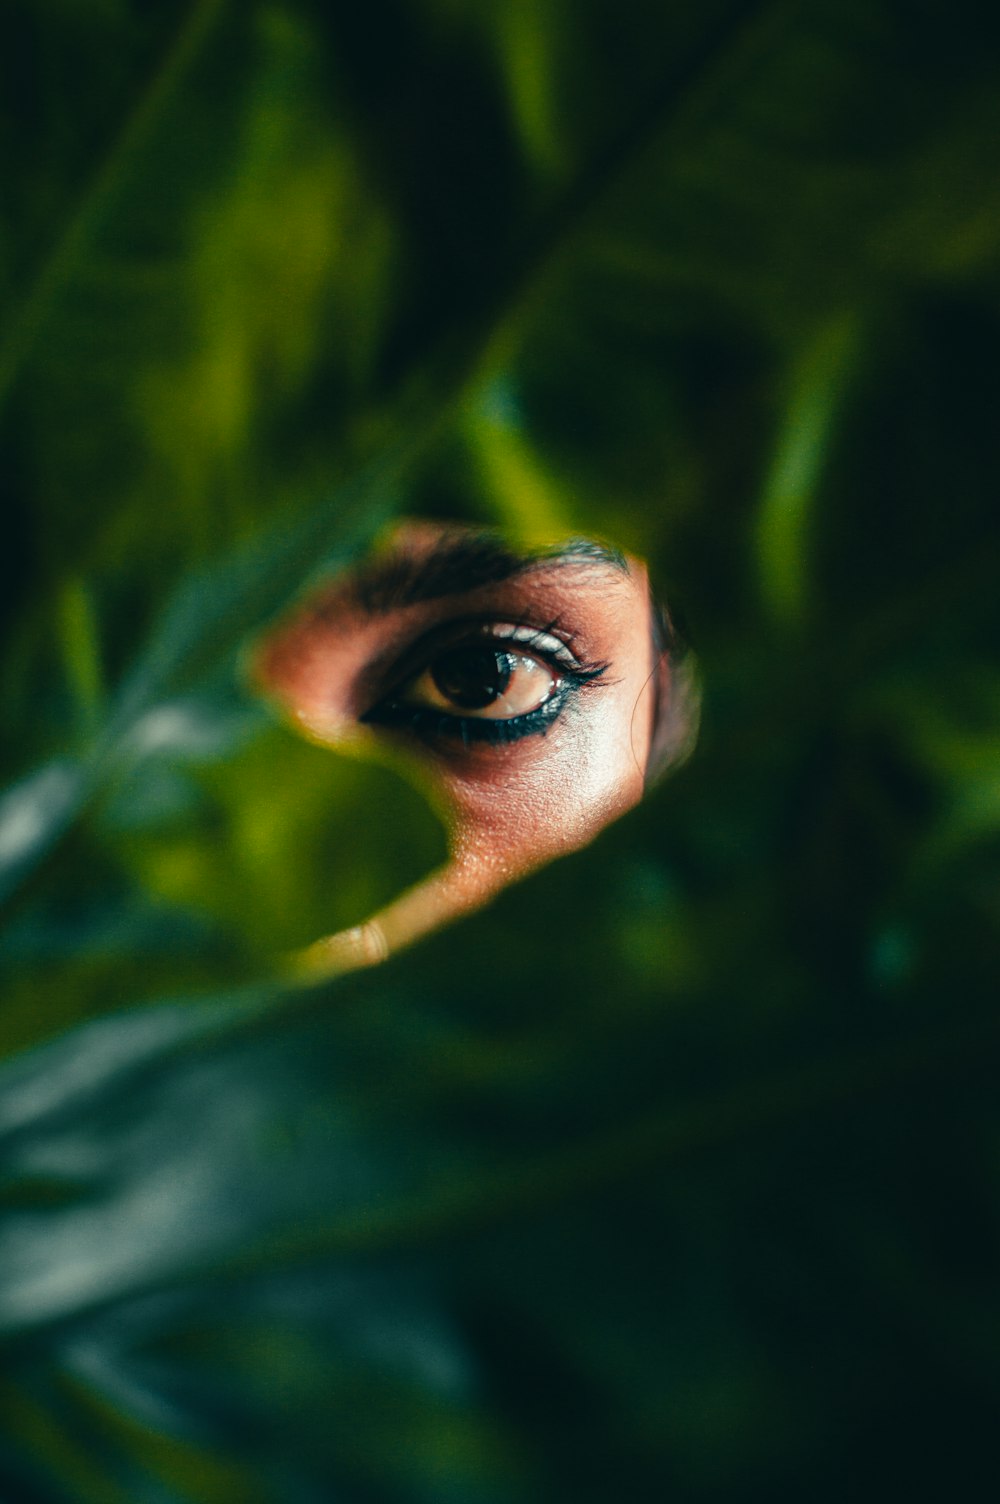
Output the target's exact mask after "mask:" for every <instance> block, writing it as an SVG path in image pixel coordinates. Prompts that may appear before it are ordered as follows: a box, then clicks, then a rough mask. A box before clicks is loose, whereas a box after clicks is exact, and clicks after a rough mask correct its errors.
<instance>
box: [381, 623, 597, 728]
mask: <svg viewBox="0 0 1000 1504" xmlns="http://www.w3.org/2000/svg"><path fill="white" fill-rule="evenodd" d="M407 657H408V658H409V663H406V664H404V666H403V672H402V675H401V677H400V678H399V680H398V681H397V684H396V686H395V688H393V689H392V690H391V691H390V692H389V693H388V694H387V695H385V696H384V697H382V698H381V699H380V700H379V701H378V702H377V703H376V704H374V705H373V706H372V707H371V708H370V709H369V710H368V711H367V712H365V713H364V714H363V715H362V716H361V720H362V722H364V723H366V724H369V725H380V726H387V727H394V728H399V729H401V730H404V731H408V732H412V733H413V734H415V735H417V736H419V737H421V738H423V739H426V740H430V741H436V740H438V739H439V738H446V739H448V738H450V739H453V740H455V741H460V742H461V743H462V745H463V746H464V747H469V746H470V745H471V744H472V743H479V744H484V745H488V746H501V745H508V744H510V743H512V742H516V741H520V740H521V739H522V738H524V737H529V736H544V735H545V734H546V733H547V732H548V731H549V729H550V728H551V727H552V726H553V725H554V724H555V722H556V721H557V720H558V718H559V717H560V715H561V714H562V713H563V711H564V710H565V708H566V706H567V704H568V702H569V701H570V699H571V698H572V697H573V696H574V695H576V694H577V693H579V692H580V691H581V690H583V689H585V688H587V687H589V686H596V685H598V684H599V683H600V681H601V679H602V676H604V675H605V674H606V672H607V669H608V667H609V665H608V664H607V663H587V662H582V661H580V659H579V658H578V657H577V656H575V655H574V653H573V651H572V649H571V647H570V646H569V644H568V643H567V642H566V641H565V639H564V637H561V636H559V635H557V632H556V623H554V622H553V623H551V624H550V626H549V627H548V628H547V629H536V628H533V627H530V626H525V625H516V624H513V623H500V622H481V623H468V622H466V623H460V624H457V625H455V626H452V627H449V628H447V629H446V630H445V631H444V632H443V633H442V632H440V631H439V632H437V633H435V634H433V637H432V640H431V641H426V640H424V641H423V642H422V643H421V644H419V645H418V647H417V649H416V651H415V652H413V653H410V654H408V655H407ZM415 664H416V665H417V666H416V667H415V666H414V665H415Z"/></svg>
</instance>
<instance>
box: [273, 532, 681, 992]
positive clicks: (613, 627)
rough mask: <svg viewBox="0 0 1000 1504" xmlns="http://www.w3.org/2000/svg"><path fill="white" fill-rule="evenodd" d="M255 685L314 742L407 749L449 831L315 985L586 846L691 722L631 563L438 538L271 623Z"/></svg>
mask: <svg viewBox="0 0 1000 1504" xmlns="http://www.w3.org/2000/svg"><path fill="white" fill-rule="evenodd" d="M254 678H255V681H256V683H257V685H258V686H259V688H260V689H261V690H262V691H263V692H264V694H265V695H267V696H268V697H269V698H270V699H271V700H272V701H273V702H274V703H275V704H276V705H277V706H278V707H279V708H280V709H281V710H282V711H283V712H284V713H285V714H286V715H287V716H289V717H290V718H291V719H292V720H293V722H294V723H295V724H296V725H298V726H299V727H301V728H302V729H303V730H304V731H305V732H306V733H307V734H308V735H309V736H310V737H311V738H312V739H313V740H317V741H320V742H322V743H325V744H327V745H329V746H331V747H337V746H338V745H344V744H346V743H347V742H351V743H352V744H353V745H355V746H356V745H357V743H358V739H359V737H368V738H369V739H371V740H372V742H373V743H374V744H377V743H378V742H379V741H385V742H386V743H387V744H389V745H392V746H394V747H397V748H403V749H406V750H407V751H409V752H410V753H411V755H412V756H413V757H415V758H416V759H417V760H418V761H419V763H420V765H421V767H422V769H423V771H424V774H425V776H426V777H427V778H428V779H429V780H430V781H431V783H432V784H433V787H434V790H435V793H436V794H437V796H438V802H439V803H440V805H441V807H442V808H443V809H444V810H445V811H446V814H447V819H448V825H449V839H450V850H451V857H450V860H449V862H448V863H447V864H446V866H445V867H444V868H443V869H441V870H440V871H439V872H436V873H433V874H431V875H430V876H429V877H428V878H427V879H426V880H425V881H424V882H422V883H421V884H419V885H418V886H417V887H416V888H415V889H412V890H411V891H410V892H408V893H404V894H403V895H402V896H401V897H400V898H398V899H397V900H395V901H394V902H393V903H392V904H390V905H389V906H388V907H387V908H386V909H384V910H382V911H381V912H380V913H379V914H376V915H373V916H372V917H371V918H370V919H369V920H368V921H366V923H365V924H363V925H360V926H358V927H357V928H355V929H353V930H349V931H345V932H343V933H341V934H338V935H334V936H330V937H328V938H326V939H324V940H321V941H318V942H317V943H316V944H315V945H314V946H311V947H310V948H309V950H308V951H307V952H306V953H305V954H304V955H303V956H300V957H299V958H297V961H296V965H297V966H298V968H299V969H300V970H303V971H305V972H306V973H307V974H315V973H319V974H329V973H335V972H340V971H344V970H349V969H352V968H354V967H357V966H365V965H370V964H372V963H373V962H375V961H379V960H383V959H385V958H386V957H387V956H389V955H391V954H393V953H394V952H395V951H396V950H399V949H400V948H401V947H402V946H403V945H406V944H408V943H410V942H411V941H413V940H415V939H417V938H419V936H420V935H422V934H425V933H427V932H428V931H429V930H431V929H433V928H435V927H437V926H438V925H440V924H443V923H445V922H447V921H449V920H451V919H454V918H456V917H457V916H458V915H459V914H461V913H463V912H468V911H469V910H471V909H474V908H476V907H478V906H480V905H481V904H483V903H485V902H486V901H488V900H489V899H490V898H491V897H493V896H494V895H495V894H496V893H497V892H498V891H499V890H500V889H501V888H503V887H504V886H505V885H506V884H507V883H509V882H511V881H513V880H514V879H516V878H517V877H519V876H522V875H524V874H526V873H527V872H530V871H531V870H532V869H534V868H536V867H538V866H540V865H542V864H543V863H545V862H546V861H548V860H550V859H552V858H553V857H555V856H557V855H561V854H563V853H565V852H566V851H569V850H573V849H575V848H578V847H580V846H582V845H584V844H586V843H587V842H588V841H590V840H591V839H592V838H593V837H594V836H595V835H597V834H598V832H599V831H600V830H601V829H602V828H603V827H604V826H606V825H607V824H608V823H609V822H610V821H611V820H613V819H615V818H617V816H618V815H620V814H623V813H624V812H625V811H626V810H628V809H631V808H632V807H633V806H634V805H635V804H636V803H638V801H639V800H640V799H641V797H642V794H643V792H644V789H645V788H646V786H647V784H648V782H649V781H650V780H651V778H652V777H653V776H654V775H656V774H658V773H659V772H661V771H663V769H664V768H665V767H666V766H667V765H668V764H670V763H675V762H677V761H679V760H680V758H681V757H682V756H683V755H684V754H685V753H686V751H687V750H688V748H689V747H690V743H691V740H692V738H693V734H694V726H695V720H696V716H695V697H694V694H693V691H692V689H691V676H690V671H689V668H688V666H687V660H686V658H685V656H684V654H683V653H682V652H681V650H680V648H679V646H678V644H677V642H676V639H675V637H674V634H673V630H672V627H671V626H670V623H669V617H668V616H667V614H666V612H665V610H664V608H663V607H662V606H654V604H653V602H652V599H651V596H650V591H649V583H648V578H647V573H646V569H645V567H644V565H643V564H642V563H641V562H640V561H639V560H637V559H634V558H628V557H626V556H624V555H622V554H620V553H618V552H617V551H615V550H613V549H611V548H608V547H607V546H605V545H603V544H600V543H596V542H592V541H590V540H581V539H571V540H568V541H566V542H564V543H562V544H558V545H556V546H554V547H553V548H551V549H547V550H545V551H543V552H534V553H528V552H522V551H519V550H517V549H515V548H513V547H512V546H511V545H510V544H509V543H507V542H506V541H504V540H503V539H501V538H498V537H496V536H495V535H493V534H489V533H482V532H477V531H474V530H472V529H461V528H449V527H444V526H439V525H436V524H428V523H408V524H403V525H401V526H399V527H398V528H396V529H394V530H393V532H392V533H391V534H390V535H389V537H388V538H387V539H386V540H384V543H383V545H382V546H381V547H380V548H379V549H378V550H377V551H376V552H375V553H374V554H373V556H372V558H371V559H369V560H367V561H365V562H364V563H363V564H362V565H361V566H360V567H359V568H358V569H356V570H355V571H353V572H352V573H350V574H347V575H344V576H341V577H339V578H337V579H334V580H332V581H331V582H330V584H329V586H328V587H326V588H325V589H324V590H322V591H321V592H319V593H318V595H317V596H315V597H314V598H313V599H311V600H309V601H307V602H306V603H305V605H304V606H303V607H302V608H301V609H300V610H299V611H297V612H296V613H294V614H293V615H292V616H291V617H290V618H289V619H288V620H287V621H285V622H283V623H281V624H279V626H278V627H276V628H275V629H274V630H273V631H272V632H271V633H269V634H268V636H267V637H266V638H265V639H264V641H263V642H262V643H261V644H260V645H259V647H258V651H257V654H256V657H255V662H254Z"/></svg>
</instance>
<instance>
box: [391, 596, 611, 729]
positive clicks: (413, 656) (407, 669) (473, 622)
mask: <svg viewBox="0 0 1000 1504" xmlns="http://www.w3.org/2000/svg"><path fill="white" fill-rule="evenodd" d="M557 625H558V618H556V620H555V621H553V622H550V623H547V624H546V626H545V627H539V626H538V625H537V623H536V622H528V621H515V620H514V619H513V618H512V619H511V620H509V621H505V620H502V619H501V618H499V617H498V615H497V614H496V613H495V612H492V613H490V614H489V615H473V616H463V617H459V618H457V619H455V620H452V621H445V622H437V623H435V625H434V626H432V627H430V628H428V629H427V630H426V631H425V632H422V633H421V634H420V635H419V636H418V637H417V638H415V639H414V640H413V641H411V642H409V643H407V644H406V645H405V646H404V647H402V648H401V649H399V650H396V651H395V652H394V654H393V657H392V659H391V661H390V662H388V663H386V664H384V665H379V666H378V667H377V669H376V672H375V674H374V675H373V678H374V681H375V682H373V683H372V684H371V685H370V686H369V693H368V695H367V696H366V699H367V702H368V703H367V705H366V707H365V710H364V712H363V714H367V713H368V711H370V710H372V709H374V708H375V706H377V705H378V704H380V703H381V701H382V700H384V699H385V698H386V697H387V696H389V695H392V694H393V693H395V692H396V691H398V690H399V689H401V688H402V687H403V685H405V684H406V683H408V682H409V680H411V679H412V678H414V677H415V676H416V675H417V674H419V673H421V672H423V670H425V669H426V668H427V667H428V666H429V664H430V663H431V662H433V659H434V655H435V653H436V652H438V651H441V650H443V649H444V648H445V647H448V646H450V645H452V642H461V641H462V640H463V637H462V634H463V632H464V631H467V632H468V633H469V635H472V634H473V633H474V632H475V630H476V628H483V627H491V626H493V627H498V628H499V627H505V626H510V627H515V628H517V629H518V630H525V631H532V632H534V633H535V634H536V635H538V636H541V635H550V636H555V635H556V633H555V629H556V628H557ZM496 640H497V641H500V640H501V638H500V637H499V635H498V637H497V639H496ZM558 640H559V641H560V642H561V643H562V645H563V647H564V649H565V652H566V661H565V662H562V663H560V662H559V661H558V660H557V659H556V658H555V655H553V654H552V653H550V652H545V651H543V650H542V649H540V648H537V649H536V651H537V653H538V655H539V656H540V657H544V658H545V660H546V661H547V662H554V663H555V666H556V667H557V668H559V667H562V668H563V669H565V670H567V671H569V672H572V671H573V670H574V669H578V668H579V667H580V666H581V665H580V660H579V658H578V657H577V655H576V653H575V652H574V651H573V649H572V647H571V646H570V642H571V641H572V637H571V638H570V641H567V640H566V637H565V636H560V637H559V639H558ZM519 645H520V646H522V647H523V648H524V649H525V650H526V651H529V652H530V651H531V644H530V642H523V643H520V644H519Z"/></svg>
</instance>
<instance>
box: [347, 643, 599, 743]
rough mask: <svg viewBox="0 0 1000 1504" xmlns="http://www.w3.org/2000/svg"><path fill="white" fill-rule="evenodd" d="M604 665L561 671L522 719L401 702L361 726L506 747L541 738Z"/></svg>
mask: <svg viewBox="0 0 1000 1504" xmlns="http://www.w3.org/2000/svg"><path fill="white" fill-rule="evenodd" d="M607 668H608V665H607V664H606V663H605V664H599V665H596V666H595V667H594V668H591V669H576V670H569V669H563V670H562V671H561V672H562V678H561V681H560V684H559V688H558V689H557V690H556V691H555V692H554V693H553V694H552V695H551V696H550V697H549V699H547V700H546V701H545V703H544V704H543V705H539V706H537V707H536V708H535V709H534V710H529V711H527V712H526V713H525V714H524V715H518V716H512V717H510V718H509V719H507V720H494V719H491V718H489V717H474V716H457V715H448V714H447V713H446V712H445V711H442V710H435V709H434V708H433V707H431V706H429V705H411V704H408V703H407V702H406V701H405V700H394V699H389V700H383V701H382V702H381V704H379V705H375V706H373V707H372V709H371V710H369V711H367V712H366V713H365V714H364V715H363V716H362V717H361V720H362V723H363V724H365V725H375V726H390V727H395V728H398V729H399V730H403V731H411V732H413V733H414V734H415V735H417V736H421V737H423V738H425V739H427V740H429V741H434V740H437V739H438V738H441V737H447V738H449V739H453V740H458V741H461V742H462V744H463V746H465V747H468V746H470V745H471V744H472V743H474V742H475V743H478V744H479V745H486V746H492V747H504V746H509V745H510V744H511V743H512V742H519V741H522V740H523V739H524V738H525V737H526V736H544V735H545V734H546V732H547V731H548V730H549V728H550V727H551V726H553V725H554V724H555V721H556V720H557V718H558V717H559V715H560V714H561V713H562V711H563V710H564V709H565V707H566V704H567V702H568V701H569V699H570V698H571V696H573V695H575V694H576V693H577V692H578V691H579V690H581V689H586V688H587V687H588V686H589V685H591V684H595V683H596V682H597V681H598V680H599V679H600V676H601V675H602V674H603V673H604V672H605V671H606V669H607Z"/></svg>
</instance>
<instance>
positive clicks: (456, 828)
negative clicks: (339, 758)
mask: <svg viewBox="0 0 1000 1504" xmlns="http://www.w3.org/2000/svg"><path fill="white" fill-rule="evenodd" d="M631 710H632V705H631V703H630V702H629V704H628V706H627V713H626V714H625V715H624V726H623V714H622V709H621V705H620V704H611V703H605V704H604V705H603V706H601V708H600V711H598V710H596V709H590V710H588V712H587V716H586V721H585V722H584V721H582V720H581V722H580V723H579V724H578V725H577V726H574V727H572V728H571V732H570V734H569V735H567V736H565V738H564V739H563V741H562V744H561V745H560V744H559V743H558V742H557V741H556V739H555V737H550V738H549V739H547V742H546V747H547V749H548V750H547V753H546V756H545V757H544V758H542V759H540V760H539V761H538V762H537V763H536V764H535V765H533V766H531V767H527V768H522V769H518V768H516V767H515V766H513V765H512V764H508V766H507V767H506V769H503V770H499V769H498V770H497V771H495V772H494V774H493V775H492V776H490V777H488V778H487V777H485V776H483V777H480V778H475V777H472V778H470V777H468V776H466V777H462V778H459V777H454V776H453V777H451V778H446V779H445V787H446V792H447V796H448V799H449V802H450V805H451V808H452V810H453V826H452V850H453V853H454V860H455V862H456V863H458V864H460V865H465V866H467V867H469V868H470V869H473V868H474V869H475V870H477V871H481V872H483V873H486V872H489V873H493V874H500V873H504V874H508V875H513V874H516V873H520V872H525V871H528V870H530V869H531V868H532V867H535V866H538V865H540V864H541V863H542V862H545V861H548V860H550V859H551V858H553V857H556V856H559V855H562V854H564V853H566V852H569V851H573V850H576V849H577V848H578V847H580V846H583V845H586V844H587V842H588V841H590V840H592V839H593V837H594V836H595V835H597V833H598V832H599V831H600V830H602V829H603V828H604V827H605V826H606V825H607V824H609V822H610V821H611V820H613V819H615V818H616V817H617V816H618V815H621V814H624V812H625V811H626V810H628V809H631V808H632V807H633V805H635V804H637V803H638V802H639V800H640V799H641V798H642V793H643V786H644V764H643V762H642V761H637V760H636V757H635V755H634V754H633V749H632V747H631V744H630V738H629V732H628V721H629V716H630V714H631Z"/></svg>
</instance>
